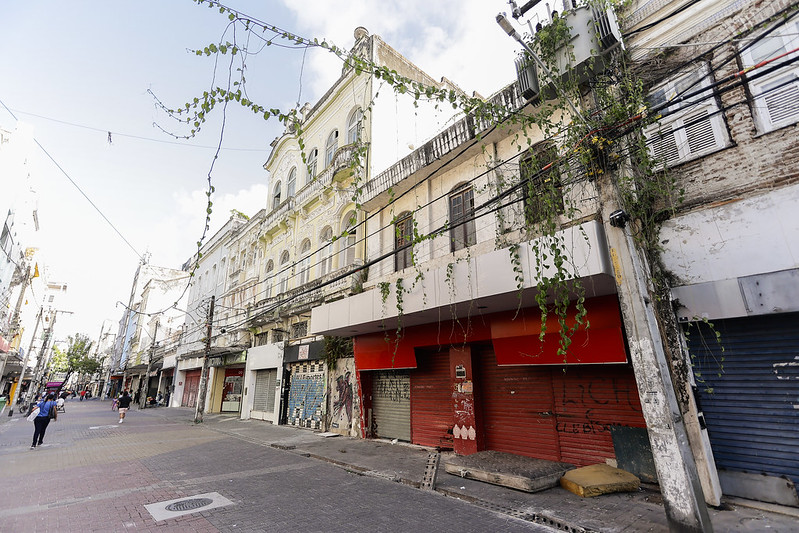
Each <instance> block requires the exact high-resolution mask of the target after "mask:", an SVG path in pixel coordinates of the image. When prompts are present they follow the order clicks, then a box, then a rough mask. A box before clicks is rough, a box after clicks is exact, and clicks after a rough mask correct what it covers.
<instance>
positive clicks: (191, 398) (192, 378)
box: [180, 370, 202, 407]
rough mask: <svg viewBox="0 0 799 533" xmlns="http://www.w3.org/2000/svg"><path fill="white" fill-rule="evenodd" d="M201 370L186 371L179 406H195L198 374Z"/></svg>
mask: <svg viewBox="0 0 799 533" xmlns="http://www.w3.org/2000/svg"><path fill="white" fill-rule="evenodd" d="M201 372H202V370H192V371H190V372H186V375H185V377H184V381H185V384H184V387H183V401H182V402H181V404H180V405H181V407H197V392H198V391H199V390H200V374H201Z"/></svg>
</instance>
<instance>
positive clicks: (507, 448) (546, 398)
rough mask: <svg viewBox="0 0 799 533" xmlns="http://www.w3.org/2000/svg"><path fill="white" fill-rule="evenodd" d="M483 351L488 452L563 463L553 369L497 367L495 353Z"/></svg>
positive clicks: (483, 406)
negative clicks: (556, 422) (554, 403)
mask: <svg viewBox="0 0 799 533" xmlns="http://www.w3.org/2000/svg"><path fill="white" fill-rule="evenodd" d="M472 349H473V350H474V352H473V353H477V350H476V349H475V347H473V348H472ZM480 352H481V353H480V354H479V356H478V357H479V358H476V359H475V362H476V363H477V364H479V369H480V373H479V377H480V380H481V383H480V393H481V394H480V398H481V406H480V407H481V412H482V419H483V423H482V431H483V435H484V439H485V440H484V442H485V449H486V450H495V451H499V452H506V453H513V454H517V455H525V456H527V457H535V458H538V459H547V460H550V461H560V460H561V457H560V450H559V444H558V434H557V431H556V428H555V421H556V418H555V416H554V405H553V392H552V379H551V370H550V368H549V367H542V366H498V365H497V360H496V357H495V356H494V352H493V350H491V349H490V348H488V347H485V348H482V349H481V350H480Z"/></svg>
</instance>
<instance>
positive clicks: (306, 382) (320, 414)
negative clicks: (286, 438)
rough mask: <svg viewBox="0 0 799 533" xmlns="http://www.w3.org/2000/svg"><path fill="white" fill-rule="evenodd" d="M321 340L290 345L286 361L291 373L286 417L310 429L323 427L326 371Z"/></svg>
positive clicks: (285, 357)
mask: <svg viewBox="0 0 799 533" xmlns="http://www.w3.org/2000/svg"><path fill="white" fill-rule="evenodd" d="M322 350H323V343H322V342H312V343H310V344H300V345H294V346H287V347H286V348H285V352H284V356H283V362H284V363H286V370H287V374H288V378H287V379H288V391H287V398H286V402H285V413H284V420H285V421H286V423H287V424H289V425H292V426H298V427H302V428H308V429H322V428H323V423H324V415H325V383H326V381H327V380H326V376H327V372H326V370H325V363H324V362H323V361H322V360H321V357H322Z"/></svg>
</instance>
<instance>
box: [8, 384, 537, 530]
mask: <svg viewBox="0 0 799 533" xmlns="http://www.w3.org/2000/svg"><path fill="white" fill-rule="evenodd" d="M187 414H188V412H187V410H185V409H184V410H179V409H175V410H173V409H163V408H159V409H149V410H142V411H139V410H136V409H134V410H132V411H130V412H129V413H128V416H127V418H126V419H125V422H124V423H123V424H118V423H117V418H118V416H117V413H116V412H113V411H111V410H110V402H103V401H99V400H88V401H84V402H79V401H77V400H71V401H69V402H67V405H66V413H63V414H60V415H59V419H58V421H56V422H52V423H51V424H50V426H49V427H48V429H47V434H46V437H45V439H44V445H43V446H41V447H39V448H37V449H36V450H29V446H30V439H31V436H32V434H33V424H31V423H30V422H27V421H26V420H25V418H24V417H21V416H14V417H13V418H8V417H6V416H5V414H4V415H3V420H2V421H0V472H1V473H2V477H3V479H2V486H1V487H0V531H3V532H16V531H19V532H81V533H86V532H109V531H159V532H161V531H175V532H183V531H191V532H195V533H202V532H216V531H231V532H261V531H299V532H305V531H309V532H311V531H332V532H336V531H347V532H353V533H356V532H360V531H364V532H366V531H369V532H374V531H387V532H388V531H425V532H436V531H442V532H443V531H447V532H449V531H458V532H464V533H468V532H484V531H492V532H493V531H508V532H510V531H552V530H551V529H550V528H547V527H545V526H542V525H540V524H536V523H532V522H531V521H529V520H522V519H518V518H515V517H513V516H510V515H508V514H505V513H501V512H497V511H496V510H492V509H490V508H486V507H485V506H477V505H472V504H470V503H467V502H464V501H462V500H459V499H455V498H450V497H446V496H444V495H442V494H440V493H436V492H432V491H424V490H418V489H416V488H414V487H413V486H410V485H409V484H405V483H394V482H392V481H391V479H394V480H398V479H399V478H402V477H403V476H409V475H416V474H417V473H418V472H417V471H416V469H417V468H418V467H417V466H416V464H417V463H418V461H416V460H415V459H416V458H418V457H417V456H418V454H422V453H425V452H424V451H423V450H415V449H411V448H408V449H406V450H403V452H410V457H411V459H409V460H408V461H406V463H407V467H408V468H407V469H406V468H405V467H404V466H403V462H402V460H399V459H397V460H396V461H395V464H396V465H398V466H395V467H394V469H393V470H392V472H393V473H394V475H393V476H392V475H382V474H377V475H363V474H364V473H365V472H366V471H367V470H368V471H371V470H369V469H368V468H363V469H359V468H347V467H344V468H342V467H340V466H336V464H335V461H332V460H326V461H320V460H318V458H315V454H314V453H313V452H306V451H303V452H301V453H298V451H297V449H298V446H299V445H303V446H305V445H307V446H309V447H311V448H313V446H312V444H313V443H314V442H319V441H321V440H326V439H321V438H320V437H319V436H318V435H315V434H313V433H312V432H310V431H302V430H295V429H294V428H286V430H285V431H283V433H281V436H280V438H277V439H274V438H272V439H269V442H267V441H266V440H264V439H263V438H262V436H261V437H258V436H255V435H254V434H252V431H253V430H252V429H251V428H255V431H257V429H258V428H259V427H260V428H263V427H264V426H265V425H264V424H258V425H255V424H251V425H246V424H244V425H242V423H241V422H240V421H232V422H231V423H228V422H226V421H225V419H218V420H217V423H211V420H209V421H208V422H209V423H207V424H202V425H198V426H195V425H193V424H192V423H190V420H191V417H189V416H187ZM209 418H210V417H209ZM225 424H228V426H232V425H233V424H238V425H239V427H241V428H243V430H242V431H238V432H237V430H236V429H235V428H234V429H230V428H229V427H226V425H225ZM274 429H275V430H278V431H282V429H281V428H274ZM248 431H250V434H248ZM358 442H359V441H357V440H354V439H341V441H340V444H341V446H342V447H341V448H340V450H344V451H343V452H342V451H339V452H337V453H340V454H341V455H342V456H343V455H345V454H346V453H348V452H349V449H348V448H347V447H346V446H344V445H345V444H347V445H355V446H357V443H358ZM337 444H338V443H337ZM365 449H366V448H363V450H365ZM353 450H354V448H353ZM328 455H329V454H328ZM400 455H401V454H400ZM425 455H426V453H425ZM374 456H375V457H374V458H373V459H372V460H374V461H379V455H378V454H374ZM364 460H367V461H368V460H369V458H368V457H367V458H366V459H364ZM341 464H342V465H346V464H347V462H346V461H341ZM412 470H413V472H411V471H412ZM374 472H377V471H376V470H375V471H374ZM386 478H387V479H386ZM419 479H421V475H419ZM205 493H219V494H220V495H221V496H223V497H224V498H227V499H228V500H230V501H231V502H232V505H227V506H223V507H217V508H213V509H209V510H205V511H203V510H202V509H200V510H198V511H196V512H192V513H189V514H185V515H182V516H179V517H177V518H170V519H167V520H163V521H156V520H155V519H154V518H153V517H152V516H151V514H150V512H149V511H148V510H147V509H146V508H145V505H148V504H154V503H158V502H163V501H167V500H175V499H179V498H184V499H185V498H189V497H191V496H195V495H200V494H205Z"/></svg>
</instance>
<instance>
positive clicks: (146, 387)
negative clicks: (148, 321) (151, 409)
mask: <svg viewBox="0 0 799 533" xmlns="http://www.w3.org/2000/svg"><path fill="white" fill-rule="evenodd" d="M158 322H159V320H158V319H156V320H155V333H153V342H152V344H151V345H150V357H149V359H148V360H147V373H146V374H145V376H144V394H142V397H141V398H139V409H144V408H146V407H147V391H148V390H149V389H150V369H151V368H152V366H153V356H154V355H155V342H156V340H157V339H158Z"/></svg>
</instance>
